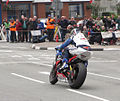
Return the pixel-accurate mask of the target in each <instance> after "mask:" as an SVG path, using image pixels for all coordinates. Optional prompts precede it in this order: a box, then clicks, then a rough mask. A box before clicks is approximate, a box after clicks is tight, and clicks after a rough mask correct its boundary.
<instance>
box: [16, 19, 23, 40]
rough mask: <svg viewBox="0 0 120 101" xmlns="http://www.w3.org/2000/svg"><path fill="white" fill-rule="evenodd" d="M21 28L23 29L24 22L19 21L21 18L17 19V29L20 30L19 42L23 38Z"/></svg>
mask: <svg viewBox="0 0 120 101" xmlns="http://www.w3.org/2000/svg"><path fill="white" fill-rule="evenodd" d="M21 30H22V24H21V22H20V21H19V19H16V31H17V32H18V42H20V41H21V40H22V36H21V34H22V32H21Z"/></svg>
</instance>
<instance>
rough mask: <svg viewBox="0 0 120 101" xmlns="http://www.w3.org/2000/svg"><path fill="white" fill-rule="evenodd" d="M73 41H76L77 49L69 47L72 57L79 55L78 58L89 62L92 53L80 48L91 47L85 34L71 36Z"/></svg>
mask: <svg viewBox="0 0 120 101" xmlns="http://www.w3.org/2000/svg"><path fill="white" fill-rule="evenodd" d="M71 39H72V40H73V41H74V43H75V46H76V47H69V53H70V54H72V55H77V57H78V58H80V59H81V60H83V61H87V60H88V59H89V58H90V57H91V52H89V51H88V50H86V49H84V48H82V47H80V46H88V47H90V44H89V42H88V40H87V39H86V38H85V36H84V34H83V33H80V32H79V33H78V34H76V35H75V34H74V35H73V36H71Z"/></svg>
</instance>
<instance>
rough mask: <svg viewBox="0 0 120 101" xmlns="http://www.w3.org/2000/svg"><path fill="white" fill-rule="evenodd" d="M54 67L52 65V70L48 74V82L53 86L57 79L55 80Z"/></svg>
mask: <svg viewBox="0 0 120 101" xmlns="http://www.w3.org/2000/svg"><path fill="white" fill-rule="evenodd" d="M55 67H56V66H55V65H53V68H52V70H51V72H50V75H49V82H50V83H51V84H52V85H54V84H56V83H57V81H58V79H57V75H56V70H55Z"/></svg>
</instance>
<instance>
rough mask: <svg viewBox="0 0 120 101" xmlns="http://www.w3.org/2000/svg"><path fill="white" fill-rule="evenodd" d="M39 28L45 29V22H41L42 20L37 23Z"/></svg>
mask: <svg viewBox="0 0 120 101" xmlns="http://www.w3.org/2000/svg"><path fill="white" fill-rule="evenodd" d="M37 29H39V30H43V29H45V27H44V23H43V22H41V21H40V20H38V23H37Z"/></svg>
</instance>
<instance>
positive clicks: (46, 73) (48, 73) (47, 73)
mask: <svg viewBox="0 0 120 101" xmlns="http://www.w3.org/2000/svg"><path fill="white" fill-rule="evenodd" d="M38 73H40V74H45V75H50V72H38Z"/></svg>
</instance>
